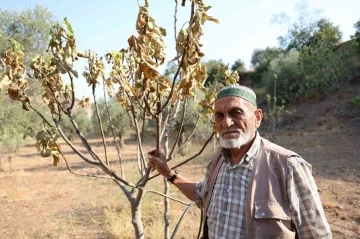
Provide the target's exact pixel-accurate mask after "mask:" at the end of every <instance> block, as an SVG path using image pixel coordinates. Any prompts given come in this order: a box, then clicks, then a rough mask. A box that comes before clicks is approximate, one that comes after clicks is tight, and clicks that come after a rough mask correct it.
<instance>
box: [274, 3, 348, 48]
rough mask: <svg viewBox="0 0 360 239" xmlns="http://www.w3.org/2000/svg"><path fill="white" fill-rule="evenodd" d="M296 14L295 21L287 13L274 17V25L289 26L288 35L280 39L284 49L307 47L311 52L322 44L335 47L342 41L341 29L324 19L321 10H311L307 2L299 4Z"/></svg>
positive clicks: (296, 7)
mask: <svg viewBox="0 0 360 239" xmlns="http://www.w3.org/2000/svg"><path fill="white" fill-rule="evenodd" d="M295 12H296V13H297V18H296V19H295V20H291V18H290V16H289V15H287V14H286V13H280V14H277V15H274V16H273V19H272V21H273V22H274V23H276V24H282V25H284V24H286V25H287V26H288V31H287V34H286V35H285V36H280V37H279V38H278V40H279V44H280V46H281V48H282V49H284V50H286V51H290V50H297V51H300V50H301V49H303V48H304V47H307V49H308V50H311V48H313V47H315V46H316V45H318V44H319V43H320V42H321V43H322V44H327V45H329V46H330V45H331V46H334V45H335V44H337V43H339V42H340V41H341V38H342V34H341V32H340V30H339V27H338V26H334V25H333V24H332V23H331V22H330V21H329V20H328V19H326V18H322V17H321V14H320V11H319V10H312V9H310V7H309V4H308V2H307V1H302V2H300V3H298V4H297V5H296V6H295Z"/></svg>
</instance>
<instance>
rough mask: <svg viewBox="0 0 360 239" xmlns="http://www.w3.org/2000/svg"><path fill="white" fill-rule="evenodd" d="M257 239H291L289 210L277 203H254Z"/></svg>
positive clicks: (292, 233) (293, 233)
mask: <svg viewBox="0 0 360 239" xmlns="http://www.w3.org/2000/svg"><path fill="white" fill-rule="evenodd" d="M254 206H255V207H254V217H255V226H256V230H257V235H258V237H257V238H268V239H270V238H271V239H292V238H295V232H293V231H291V217H290V208H289V206H288V205H281V204H279V203H277V202H267V203H255V205H254Z"/></svg>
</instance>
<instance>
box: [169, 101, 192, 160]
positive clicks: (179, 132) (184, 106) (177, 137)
mask: <svg viewBox="0 0 360 239" xmlns="http://www.w3.org/2000/svg"><path fill="white" fill-rule="evenodd" d="M186 102H187V98H185V100H184V105H183V112H182V115H181V121H180V127H179V131H178V134H177V136H176V139H175V142H174V145H173V147H172V149H171V151H170V154H169V158H168V161H169V160H171V159H172V157H171V155H172V154H173V152H174V150H175V147H176V145H177V142H178V141H179V139H180V135H181V132H182V130H183V127H184V119H185V114H186Z"/></svg>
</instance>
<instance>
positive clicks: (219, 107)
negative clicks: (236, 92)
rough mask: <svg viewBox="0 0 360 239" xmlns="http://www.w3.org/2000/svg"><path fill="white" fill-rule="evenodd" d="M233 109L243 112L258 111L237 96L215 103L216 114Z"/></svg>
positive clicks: (227, 97)
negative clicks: (252, 109)
mask: <svg viewBox="0 0 360 239" xmlns="http://www.w3.org/2000/svg"><path fill="white" fill-rule="evenodd" d="M233 108H240V109H243V110H250V109H251V108H254V109H256V107H255V106H254V105H253V104H251V103H250V102H248V101H247V100H244V99H243V98H240V97H236V96H226V97H223V98H220V99H217V100H216V101H215V112H224V111H228V110H230V109H233Z"/></svg>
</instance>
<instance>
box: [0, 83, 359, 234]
mask: <svg viewBox="0 0 360 239" xmlns="http://www.w3.org/2000/svg"><path fill="white" fill-rule="evenodd" d="M358 88H359V87H358V86H357V87H348V88H346V89H344V90H343V91H341V92H339V93H337V94H334V95H332V96H331V97H329V98H328V99H326V100H325V101H318V100H314V101H312V102H305V103H302V104H299V105H297V106H295V107H296V109H297V114H296V115H294V116H292V117H290V118H287V119H285V122H286V126H285V125H283V126H281V127H280V129H279V131H278V133H277V135H276V143H278V144H280V145H282V146H284V147H286V148H289V149H291V150H293V151H295V152H297V153H299V154H300V155H301V156H302V157H303V158H304V159H306V160H307V161H308V162H310V163H311V164H312V165H313V175H314V177H315V180H316V182H317V185H318V188H319V190H320V196H321V199H322V203H323V206H324V208H325V213H326V216H327V218H328V221H329V223H330V226H331V229H332V231H333V235H334V238H339V239H342V238H344V239H345V238H348V239H356V238H360V147H359V146H360V109H354V107H353V105H352V101H351V100H352V99H353V98H354V96H355V95H360V90H359V89H358ZM260 132H261V135H262V136H264V137H266V138H270V137H271V136H270V134H269V133H268V132H267V131H266V128H265V126H264V127H263V128H261V129H260ZM108 140H109V141H110V138H109V139H108ZM75 143H77V144H78V143H79V142H77V141H75ZM91 143H93V144H94V145H95V150H96V151H97V152H102V151H103V149H102V147H101V141H100V139H93V140H91ZM126 144H127V147H125V148H123V149H122V156H123V159H124V166H125V169H126V178H127V179H129V180H130V181H135V180H136V176H134V175H135V174H136V171H137V169H136V164H135V163H134V161H133V159H134V158H135V154H134V152H136V147H135V145H134V141H131V140H130V139H128V140H127V141H126ZM62 145H63V149H64V151H65V152H66V157H67V159H68V161H69V162H71V165H72V168H73V170H74V171H76V172H82V173H84V172H88V173H100V171H99V170H98V169H96V168H93V167H90V166H88V165H87V164H86V163H84V162H82V161H81V160H80V159H79V158H78V157H77V156H75V155H74V154H73V153H71V151H70V149H68V148H66V146H65V144H63V143H62ZM153 146H154V144H153V143H152V142H151V141H150V140H149V142H148V143H147V145H146V148H147V149H149V148H151V147H153ZM196 150H198V147H196V145H194V144H191V146H188V148H187V149H186V152H188V153H189V154H190V152H191V153H194V152H196ZM206 152H207V153H206V154H205V155H203V156H201V157H199V158H198V159H196V160H195V161H194V162H192V163H190V164H188V165H186V166H184V167H181V168H180V169H179V171H180V172H181V173H182V174H184V175H187V176H189V177H191V178H193V179H194V180H201V179H202V177H203V174H204V165H205V164H206V160H207V157H208V156H209V155H210V154H211V152H212V148H211V147H209V148H208V149H207V150H206ZM109 156H110V158H111V159H112V160H111V164H113V165H116V160H115V158H116V151H115V149H114V148H112V149H111V151H110V152H109ZM4 158H5V155H4V156H3V162H2V169H3V171H2V172H0V182H1V186H0V238H1V239H7V238H19V239H20V238H21V239H24V238H64V239H65V238H134V236H133V235H134V234H133V231H132V230H133V229H132V224H131V220H130V211H129V204H128V202H127V199H126V197H125V196H124V195H123V194H122V191H121V190H120V188H119V187H118V186H117V185H116V184H115V183H113V182H112V181H111V180H108V179H96V178H89V177H81V176H76V175H74V174H71V173H69V171H68V170H67V169H66V166H65V163H64V161H63V160H61V161H60V164H59V165H58V166H57V167H54V166H52V160H51V159H47V158H41V157H40V156H38V154H37V152H36V149H35V147H34V145H32V144H29V145H26V146H25V147H23V148H21V150H20V151H19V153H18V154H17V155H16V156H14V157H13V158H12V161H11V163H9V162H8V161H6V160H5V159H4ZM177 160H179V161H180V160H181V158H178V159H177ZM147 188H148V189H153V190H156V191H159V192H162V191H163V181H162V179H160V178H156V179H154V180H152V181H151V182H150V183H149V185H148V186H147ZM171 196H173V197H176V198H180V199H182V200H184V201H185V202H187V203H189V201H187V200H185V199H184V197H183V196H182V195H180V194H179V193H178V191H177V190H176V189H174V188H173V187H172V188H171ZM142 208H143V222H144V226H145V233H146V238H163V198H162V197H160V196H158V195H156V194H153V193H147V194H146V195H145V199H144V202H143V205H142ZM185 209H186V206H183V205H181V204H179V203H176V202H172V203H171V215H170V218H171V232H172V230H173V229H174V224H175V223H176V222H177V221H178V219H179V218H180V216H181V213H182V212H183V211H184V210H185ZM199 212H200V211H199V210H198V209H197V208H196V207H194V208H192V209H191V210H190V213H189V214H188V215H187V216H186V220H185V221H184V222H183V224H182V225H181V227H180V229H179V232H178V234H177V237H176V238H196V235H197V230H198V225H199V223H200V221H199V220H200V213H199Z"/></svg>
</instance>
